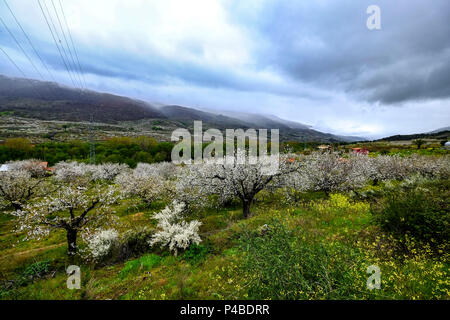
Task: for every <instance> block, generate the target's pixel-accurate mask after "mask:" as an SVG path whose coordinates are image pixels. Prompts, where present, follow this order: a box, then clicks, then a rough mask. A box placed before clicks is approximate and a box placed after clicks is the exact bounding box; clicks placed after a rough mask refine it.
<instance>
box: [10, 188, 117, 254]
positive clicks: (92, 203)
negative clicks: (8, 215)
mask: <svg viewBox="0 0 450 320" xmlns="http://www.w3.org/2000/svg"><path fill="white" fill-rule="evenodd" d="M117 199H118V196H117V192H116V190H115V188H114V187H112V186H109V187H107V188H100V187H98V186H97V187H94V188H93V189H84V188H79V187H74V186H63V187H61V188H60V189H59V190H58V191H57V192H56V193H55V194H54V195H51V196H49V197H46V198H45V199H44V200H42V201H41V202H38V203H35V204H31V205H27V206H25V207H24V208H23V209H22V210H18V211H16V212H14V213H13V214H14V215H15V216H16V217H17V218H18V219H17V223H18V228H17V231H19V232H21V231H24V232H26V234H27V238H41V237H42V236H45V235H47V234H49V233H50V232H51V231H52V230H57V229H63V230H65V231H66V235H67V245H68V254H69V255H74V254H75V253H76V252H77V236H78V233H79V232H80V231H85V230H86V229H87V227H88V226H92V227H96V226H101V225H104V224H106V223H107V222H110V221H111V219H114V218H113V215H111V214H110V213H111V212H110V210H109V206H110V205H111V204H113V203H115V202H116V201H117Z"/></svg>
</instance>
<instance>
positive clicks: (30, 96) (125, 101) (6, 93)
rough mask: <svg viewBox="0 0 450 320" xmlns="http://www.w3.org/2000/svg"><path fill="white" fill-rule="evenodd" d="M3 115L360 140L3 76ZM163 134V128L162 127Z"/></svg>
mask: <svg viewBox="0 0 450 320" xmlns="http://www.w3.org/2000/svg"><path fill="white" fill-rule="evenodd" d="M0 113H3V114H5V113H6V114H10V113H12V114H13V115H14V116H17V117H21V118H31V119H38V120H50V121H71V122H82V121H89V120H90V119H91V115H93V119H94V121H95V122H97V123H106V124H120V123H121V122H123V121H140V120H146V119H154V120H164V123H165V124H166V125H167V126H168V127H169V128H172V127H180V126H181V127H185V128H192V126H193V121H194V120H201V121H202V122H203V128H205V129H207V128H217V129H220V130H223V129H226V128H230V129H237V128H242V129H248V128H254V129H263V128H267V129H279V130H280V139H281V140H283V141H317V142H344V141H345V142H350V141H355V139H356V140H362V138H358V137H345V136H336V135H333V134H329V133H323V132H320V131H317V130H314V129H312V128H311V127H310V126H308V125H305V124H302V123H298V122H294V121H289V120H284V119H281V118H278V117H276V116H272V115H260V114H250V113H230V112H217V111H214V112H207V111H201V110H197V109H193V108H188V107H184V106H177V105H154V104H150V103H148V102H145V101H141V100H136V99H131V98H128V97H123V96H117V95H113V94H108V93H100V92H95V91H91V90H79V89H74V88H70V87H66V86H63V85H60V84H57V83H53V82H44V81H37V80H31V79H23V78H9V77H5V76H1V75H0ZM158 129H160V128H158Z"/></svg>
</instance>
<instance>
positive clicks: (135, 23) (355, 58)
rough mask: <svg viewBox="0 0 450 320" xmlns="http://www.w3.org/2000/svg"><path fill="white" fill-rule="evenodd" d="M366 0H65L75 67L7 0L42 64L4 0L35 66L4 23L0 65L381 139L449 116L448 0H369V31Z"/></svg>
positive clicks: (39, 19)
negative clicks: (373, 19)
mask: <svg viewBox="0 0 450 320" xmlns="http://www.w3.org/2000/svg"><path fill="white" fill-rule="evenodd" d="M373 4H374V3H373V1H372V0H361V1H354V0H342V1H277V0H248V1H222V0H198V1H194V2H191V1H176V0H167V1H159V0H148V1H140V0H129V1H106V0H96V1H90V0H79V1H66V3H64V7H65V13H66V14H65V15H66V17H67V22H68V25H69V26H70V31H71V36H72V38H73V42H74V43H75V46H76V48H77V53H78V57H79V60H80V66H79V68H78V69H79V71H75V69H74V65H73V64H72V62H70V61H68V62H69V63H68V65H65V63H64V59H62V58H61V56H60V53H58V50H57V47H56V46H55V43H54V40H53V39H52V35H51V33H50V31H49V29H48V26H47V24H46V21H45V19H44V18H43V16H42V13H41V11H40V9H39V6H38V5H37V3H35V2H30V1H28V0H15V1H11V3H10V6H11V9H12V10H13V12H15V14H16V16H17V17H18V19H19V21H20V22H21V24H22V27H23V29H24V30H25V31H26V32H27V35H28V36H29V38H30V39H31V41H32V42H33V44H34V47H35V48H36V50H37V51H38V52H39V55H40V57H41V58H42V61H43V62H44V63H45V64H46V67H47V68H48V70H49V72H47V70H46V69H45V68H44V67H43V65H42V64H41V63H40V61H38V59H37V58H36V57H35V56H34V53H33V51H32V50H31V48H29V46H28V44H27V40H26V39H25V37H24V35H23V34H22V31H21V29H20V28H19V26H18V25H17V24H16V22H15V20H14V18H13V17H12V16H11V14H10V13H9V11H8V10H7V8H6V7H5V6H4V4H3V3H0V13H1V16H2V19H3V20H4V22H5V24H6V25H7V26H8V28H9V30H10V31H11V33H12V34H14V35H15V37H16V39H17V40H18V41H19V42H20V43H22V44H23V46H24V47H25V50H26V51H27V52H28V55H29V56H30V57H31V59H32V60H33V61H34V64H35V66H36V67H37V69H38V70H39V73H38V72H37V70H35V68H33V66H32V64H31V63H30V61H28V59H27V57H26V56H24V54H23V53H22V52H21V50H20V48H19V47H18V46H17V44H16V43H15V41H14V40H13V39H12V38H11V36H10V34H9V33H8V32H1V33H0V47H1V48H2V49H3V50H4V53H6V54H7V56H8V57H9V58H7V56H6V55H4V54H3V53H0V55H1V56H2V58H1V59H0V70H1V73H2V74H5V75H8V76H16V77H17V76H21V77H23V76H25V77H27V78H33V79H39V80H47V81H56V82H58V83H62V84H65V85H68V86H72V87H77V86H80V87H85V88H87V89H89V90H93V91H97V92H108V93H112V94H115V95H120V96H127V97H131V98H133V99H139V100H143V101H150V102H151V101H155V102H156V101H157V102H158V103H159V105H180V106H192V107H194V108H197V109H208V110H216V111H219V112H222V111H223V110H226V111H233V112H242V111H245V112H246V113H249V114H258V115H265V114H270V115H274V116H276V117H279V118H281V119H289V120H290V121H295V122H299V123H305V124H308V125H311V126H312V128H314V129H316V130H319V131H323V132H331V133H333V134H337V135H357V136H364V137H369V138H380V137H383V136H387V135H393V134H409V133H416V132H427V131H430V130H434V129H435V128H439V127H445V126H448V125H449V123H450V111H449V110H450V76H449V75H450V37H449V36H448V35H449V34H450V23H449V21H450V2H449V1H447V0H435V1H432V2H428V1H422V0H396V1H391V0H379V1H376V3H375V4H376V5H378V6H379V8H380V10H381V29H380V30H369V29H368V28H367V26H366V20H367V18H368V14H367V12H366V11H367V8H368V6H370V5H373ZM52 18H53V19H54V21H57V20H56V15H55V13H53V12H52ZM59 38H60V39H59V40H61V42H63V41H64V39H63V37H62V36H59ZM11 60H12V61H13V62H14V63H15V64H16V65H17V66H19V68H20V72H19V70H18V69H17V68H16V66H15V65H14V64H13V63H11ZM68 69H70V70H69V71H70V72H68ZM21 72H22V73H23V74H22V73H21Z"/></svg>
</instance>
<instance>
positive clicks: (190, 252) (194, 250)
mask: <svg viewBox="0 0 450 320" xmlns="http://www.w3.org/2000/svg"><path fill="white" fill-rule="evenodd" d="M208 253H209V249H208V248H207V247H206V246H203V245H198V244H192V245H191V246H190V247H189V249H187V250H186V251H185V252H184V254H183V259H184V260H185V261H188V262H190V263H191V264H198V263H200V262H201V261H203V260H204V259H205V258H206V256H207V255H208Z"/></svg>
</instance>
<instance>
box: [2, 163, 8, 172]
mask: <svg viewBox="0 0 450 320" xmlns="http://www.w3.org/2000/svg"><path fill="white" fill-rule="evenodd" d="M3 171H8V165H7V164H2V165H1V166H0V172H3Z"/></svg>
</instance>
